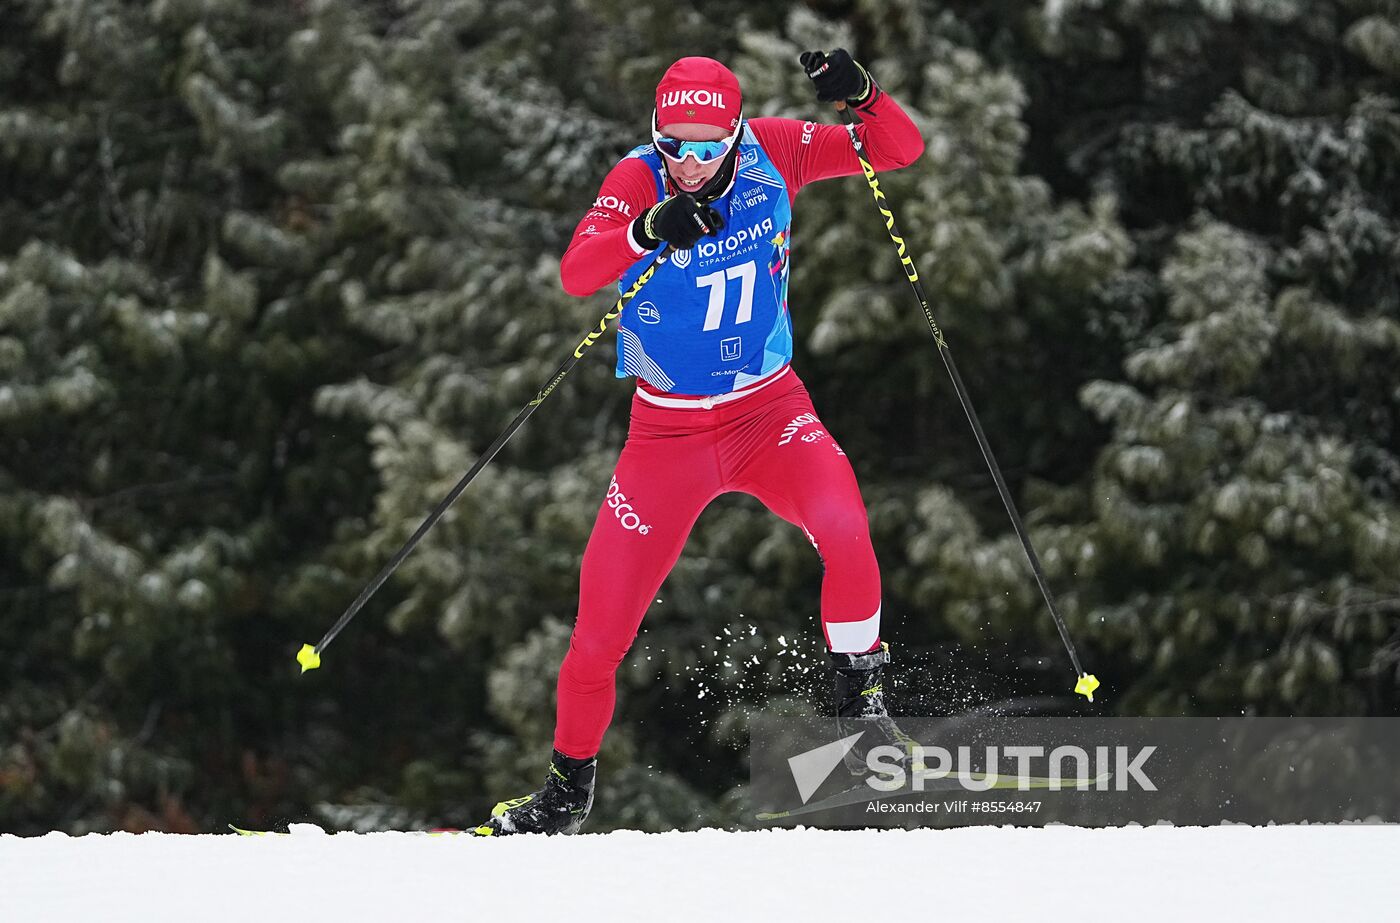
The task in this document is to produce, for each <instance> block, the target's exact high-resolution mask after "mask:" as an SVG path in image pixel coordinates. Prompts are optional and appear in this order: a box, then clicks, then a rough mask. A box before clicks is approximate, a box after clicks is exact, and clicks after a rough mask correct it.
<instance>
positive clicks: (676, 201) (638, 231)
mask: <svg viewBox="0 0 1400 923" xmlns="http://www.w3.org/2000/svg"><path fill="white" fill-rule="evenodd" d="M723 227H724V219H723V218H722V217H720V214H719V212H717V211H715V210H714V209H713V208H711V207H710V206H708V205H701V204H700V203H699V202H698V201H696V199H695V196H693V195H691V194H690V193H688V192H682V193H680V194H678V195H673V196H671V197H670V198H669V199H664V200H662V201H661V202H658V203H657V204H655V205H653V206H652V207H651V208H649V209H647V210H646V211H645V212H644V213H643V214H642V216H641V217H640V218H638V219H637V220H636V221H633V222H632V239H633V240H635V241H636V242H637V246H638V247H641V248H642V249H644V250H655V249H656V248H657V247H659V246H661V245H662V244H670V245H671V246H673V247H675V248H676V249H677V250H689V249H690V248H691V247H693V246H695V245H696V244H697V243H699V242H700V238H702V237H706V236H708V235H713V234H718V233H719V231H720V230H721V229H722V228H723Z"/></svg>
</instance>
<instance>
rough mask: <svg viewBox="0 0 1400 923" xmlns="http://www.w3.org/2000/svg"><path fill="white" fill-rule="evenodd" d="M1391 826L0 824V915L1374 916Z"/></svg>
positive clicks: (1399, 899) (1397, 842) (1391, 896)
mask: <svg viewBox="0 0 1400 923" xmlns="http://www.w3.org/2000/svg"><path fill="white" fill-rule="evenodd" d="M1397 910H1400V827H1393V826H1361V825H1357V826H1340V827H1266V828H1256V827H1214V828H1169V827H1148V828H1127V829H1113V830H1084V829H1075V828H1047V829H1011V828H1002V829H998V828H988V827H976V828H968V829H958V830H915V831H903V830H884V831H874V830H867V831H825V830H809V829H795V830H771V831H761V832H751V833H725V832H721V831H716V830H706V831H701V832H699V833H668V834H642V833H612V834H607V835H602V836H588V835H584V836H576V837H553V838H542V837H511V838H506V839H500V840H481V839H475V838H471V837H464V836H455V837H426V836H414V835H409V834H400V833H380V834H367V835H358V834H337V835H334V836H330V835H326V834H324V833H322V832H321V831H320V830H319V829H318V828H315V827H309V826H297V827H295V828H294V830H293V835H292V836H283V837H239V836H234V835H229V836H178V835H169V834H144V835H141V836H135V835H131V834H113V835H110V836H85V837H78V838H73V837H67V836H64V835H61V834H50V835H48V836H45V837H37V838H32V839H20V838H17V837H12V836H3V837H0V921H5V923H11V921H23V923H29V921H59V920H61V921H68V920H82V921H103V923H115V921H124V920H140V921H143V923H144V921H167V920H170V921H175V920H179V921H201V923H202V921H222V920H230V921H234V920H236V921H239V923H247V921H250V920H256V921H260V923H262V921H270V920H296V921H316V920H334V921H336V923H342V921H349V920H376V921H378V920H462V921H469V920H493V921H494V920H543V919H559V920H570V921H577V920H604V919H606V920H661V919H665V920H675V919H681V920H708V921H737V920H752V919H760V918H762V919H780V918H785V919H792V920H842V921H847V923H850V921H861V920H896V919H898V920H934V921H964V920H968V921H971V920H978V921H983V920H986V921H1001V920H1014V919H1039V920H1063V921H1066V923H1068V921H1084V923H1114V921H1121V920H1132V921H1134V923H1137V921H1143V920H1172V921H1183V923H1184V921H1189V923H1197V921H1202V920H1225V921H1230V923H1252V921H1277V920H1307V921H1311V923H1315V921H1318V920H1338V919H1347V920H1382V919H1394V918H1395V917H1396V914H1397Z"/></svg>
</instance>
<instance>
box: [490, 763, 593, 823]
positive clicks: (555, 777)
mask: <svg viewBox="0 0 1400 923" xmlns="http://www.w3.org/2000/svg"><path fill="white" fill-rule="evenodd" d="M597 769H598V758H597V757H596V756H595V757H591V758H589V759H586V760H577V759H574V758H573V757H569V756H565V755H564V754H562V753H560V752H559V751H558V750H555V751H554V757H553V759H551V760H550V763H549V776H548V777H547V778H546V779H545V782H544V788H542V789H540V790H539V791H537V792H534V793H533V794H529V795H524V796H522V797H520V798H512V799H511V800H509V801H502V802H501V803H500V804H498V805H496V807H495V808H493V809H492V810H491V818H490V820H488V821H486V823H484V824H482V825H481V826H479V827H477V828H475V829H474V830H472V833H474V834H476V835H477V836H505V835H507V834H511V833H544V834H550V835H552V834H555V833H578V831H579V828H580V827H582V826H583V822H584V821H585V820H587V819H588V811H589V809H590V808H592V807H593V780H594V776H595V774H596V772H597Z"/></svg>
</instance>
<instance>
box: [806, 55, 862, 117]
mask: <svg viewBox="0 0 1400 923" xmlns="http://www.w3.org/2000/svg"><path fill="white" fill-rule="evenodd" d="M798 60H800V61H801V62H802V69H803V70H804V71H806V72H807V76H808V77H810V78H812V85H813V86H815V87H816V89H817V99H818V100H820V101H821V102H824V103H834V102H839V101H841V100H845V101H846V102H847V103H849V104H850V105H852V106H860V105H863V104H864V103H867V102H869V101H870V97H871V96H872V95H873V94H874V92H875V81H874V80H871V79H870V72H869V71H867V70H866V69H865V68H863V67H861V66H860V65H859V64H857V63H856V62H855V61H853V60H852V59H851V55H850V52H848V51H846V49H844V48H837V49H836V50H834V51H832V52H831V53H830V54H823V53H822V52H820V51H804V52H802V57H801V58H799V59H798Z"/></svg>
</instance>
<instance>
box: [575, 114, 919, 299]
mask: <svg viewBox="0 0 1400 923" xmlns="http://www.w3.org/2000/svg"><path fill="white" fill-rule="evenodd" d="M857 112H858V113H859V114H860V124H859V125H857V126H856V134H857V135H859V136H860V140H861V143H862V144H863V145H864V147H865V155H866V158H867V159H868V160H869V161H870V165H871V166H873V167H874V168H875V169H876V170H878V171H884V170H897V169H899V168H900V167H906V166H908V165H909V164H911V163H913V162H914V161H915V160H916V159H917V158H918V157H919V155H920V154H922V153H923V150H924V139H923V136H922V135H921V134H920V133H919V129H918V126H916V125H915V124H914V122H913V120H912V119H910V118H909V116H908V115H907V114H906V113H905V111H904V110H903V109H901V108H900V107H899V104H898V103H896V102H895V101H894V100H893V99H892V98H890V96H888V95H887V94H885V93H884V92H882V91H880V90H876V92H875V96H874V98H873V99H871V100H870V102H868V103H867V104H866V105H865V106H862V107H860V108H859V109H858V110H857ZM749 126H750V127H751V128H752V129H753V132H754V135H755V137H757V138H758V143H759V144H760V145H762V147H763V150H764V151H765V152H766V153H767V154H768V157H769V158H770V159H771V160H772V161H773V164H774V166H776V167H777V168H778V172H779V173H781V174H782V177H783V180H784V182H786V184H787V191H788V199H789V201H790V202H791V201H792V200H795V199H796V198H797V193H798V191H799V190H801V189H802V187H803V186H805V185H807V184H808V183H812V182H816V181H817V180H821V179H828V178H830V177H834V176H852V175H855V174H857V173H860V172H861V169H860V161H859V160H857V159H856V152H855V149H854V148H853V147H852V146H851V139H850V138H848V137H847V136H846V129H845V127H844V126H842V125H819V124H817V123H815V122H803V121H800V120H798V119H780V118H757V119H750V120H749ZM656 202H657V195H656V180H655V179H654V178H653V176H652V173H651V169H650V168H649V167H648V166H647V165H646V163H644V162H643V161H642V160H639V159H637V158H627V159H625V160H622V161H619V162H618V164H617V166H615V167H613V168H612V170H611V171H609V173H608V175H607V177H606V178H605V179H604V180H603V185H602V188H601V189H599V190H598V196H597V198H596V199H595V200H594V202H593V207H592V208H591V209H589V211H588V213H587V214H585V215H584V216H583V219H582V220H581V221H579V223H578V227H576V228H575V229H574V236H573V239H572V240H571V241H570V242H569V247H568V249H567V250H565V251H564V258H563V261H562V262H561V263H560V267H559V276H560V280H561V281H562V282H563V284H564V290H565V291H566V292H568V293H569V294H570V295H578V296H586V295H591V294H593V293H594V292H596V291H597V290H598V289H600V288H602V287H603V286H604V285H608V284H609V283H612V282H616V281H617V280H618V278H619V277H621V276H622V274H623V273H624V272H626V271H627V268H628V267H629V266H631V265H632V264H633V263H634V262H636V261H637V260H639V259H641V258H642V257H644V256H647V255H648V254H650V253H651V252H652V251H650V250H642V249H640V248H638V247H637V245H636V243H635V242H634V240H633V237H632V229H631V224H632V222H633V221H635V220H637V219H638V218H639V217H640V216H641V215H642V214H643V213H644V212H645V211H646V210H647V209H648V208H650V207H651V206H653V205H655V204H656Z"/></svg>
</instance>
